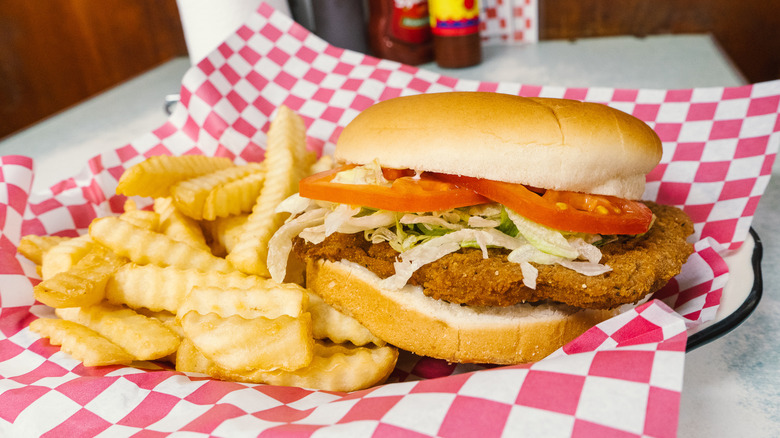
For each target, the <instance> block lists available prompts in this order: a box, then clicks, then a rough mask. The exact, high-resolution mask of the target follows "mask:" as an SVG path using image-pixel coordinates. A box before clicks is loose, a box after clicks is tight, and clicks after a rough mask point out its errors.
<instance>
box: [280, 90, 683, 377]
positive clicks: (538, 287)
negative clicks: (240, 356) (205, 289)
mask: <svg viewBox="0 0 780 438" xmlns="http://www.w3.org/2000/svg"><path fill="white" fill-rule="evenodd" d="M661 154H662V147H661V142H660V140H659V138H658V136H657V135H656V134H655V132H654V131H653V130H652V129H651V128H650V127H649V126H648V125H646V124H645V123H644V122H642V121H641V120H639V119H636V118H635V117H633V116H631V115H629V114H626V113H624V112H621V111H619V110H616V109H613V108H611V107H608V106H606V105H602V104H597V103H588V102H580V101H574V100H565V99H551V98H524V97H518V96H513V95H507V94H500V93H484V92H448V93H432V94H421V95H414V96H406V97H399V98H394V99H390V100H386V101H382V102H379V103H376V104H375V105H373V106H371V107H369V108H367V109H366V110H365V111H363V112H361V113H360V114H359V115H358V116H357V117H356V118H355V119H354V120H353V121H352V122H350V123H349V124H348V125H347V126H346V127H345V128H344V129H343V131H342V132H341V133H340V135H339V138H338V141H337V143H336V148H335V151H334V159H335V162H336V165H335V167H334V168H332V169H330V170H326V171H324V172H320V173H317V174H314V175H311V176H309V177H307V178H304V179H303V180H301V181H300V184H299V193H298V194H296V195H294V196H292V197H291V198H289V199H287V200H286V201H284V202H283V203H282V204H281V205H280V207H279V211H280V212H285V213H289V215H290V216H289V219H288V220H287V222H286V223H285V224H284V225H283V226H282V227H281V228H280V229H279V231H278V232H277V233H276V234H275V235H274V236H273V238H272V239H271V242H270V244H269V257H268V267H269V271H270V272H271V276H272V278H274V279H275V280H277V281H282V280H284V279H285V277H288V278H289V276H290V275H292V272H293V271H295V268H294V267H295V266H299V267H301V269H303V271H304V273H303V274H302V275H303V276H304V278H305V280H304V281H305V284H306V287H307V288H309V289H311V290H312V291H313V292H314V293H316V294H317V295H319V296H321V297H322V298H323V300H325V301H326V302H327V303H328V304H330V305H332V306H334V307H335V308H337V309H338V310H340V311H342V312H344V313H346V314H347V315H350V316H352V317H353V318H355V319H357V320H358V321H359V322H361V323H362V324H363V325H365V326H366V327H367V328H368V329H369V330H370V331H371V332H372V333H374V334H375V335H376V336H378V337H379V338H382V339H383V340H385V341H386V342H388V343H390V344H392V345H395V346H397V347H399V348H401V349H404V350H407V351H410V352H412V353H415V354H418V355H423V356H431V357H435V358H440V359H444V360H447V361H450V362H462V363H491V364H515V363H523V362H532V361H537V360H540V359H542V358H544V357H546V356H547V355H549V354H551V353H552V352H554V351H555V350H557V349H559V348H560V347H562V346H563V345H565V344H566V343H568V342H569V341H571V340H573V339H574V338H576V337H577V336H579V335H581V334H582V333H583V332H585V331H586V330H588V329H589V328H591V327H592V326H594V325H596V324H598V323H599V322H601V321H604V320H606V319H608V318H610V317H612V316H614V315H615V314H616V313H619V312H620V311H623V310H624V309H625V308H626V306H632V305H635V304H636V303H638V302H641V301H643V300H646V299H648V297H651V296H652V294H653V293H654V292H656V291H657V290H658V289H660V288H661V287H663V286H664V285H665V284H666V283H667V282H668V281H669V280H670V279H671V278H672V277H674V276H675V275H677V274H678V273H679V272H680V270H681V268H682V265H683V264H684V263H685V261H686V260H687V258H688V256H689V255H690V254H691V253H692V251H693V248H692V245H691V244H690V243H688V241H687V240H688V237H689V236H690V235H691V234H692V233H693V225H692V223H691V220H690V219H689V218H688V217H687V215H686V214H685V213H684V212H683V211H681V210H680V209H678V208H676V207H673V206H664V205H659V204H656V203H653V202H649V201H641V200H640V199H641V197H642V195H643V193H644V190H645V176H646V174H647V173H648V172H650V171H651V170H652V169H653V168H654V167H655V166H656V165H657V164H658V162H659V161H660V159H661Z"/></svg>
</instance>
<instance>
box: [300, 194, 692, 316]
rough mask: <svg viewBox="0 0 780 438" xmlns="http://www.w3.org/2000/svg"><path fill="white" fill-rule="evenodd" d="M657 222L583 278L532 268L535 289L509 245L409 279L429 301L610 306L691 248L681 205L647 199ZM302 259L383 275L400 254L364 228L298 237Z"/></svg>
mask: <svg viewBox="0 0 780 438" xmlns="http://www.w3.org/2000/svg"><path fill="white" fill-rule="evenodd" d="M646 204H647V205H648V206H649V207H650V209H651V210H652V211H653V213H654V214H655V215H656V221H655V223H654V224H653V227H652V228H651V229H650V231H648V232H647V233H645V234H644V235H642V236H638V237H629V236H626V237H621V238H619V239H617V240H615V241H613V242H610V243H608V244H606V245H604V246H603V247H602V248H601V251H602V254H603V259H602V263H604V264H606V265H609V266H610V267H611V268H612V271H610V272H608V273H606V274H602V275H599V276H595V277H587V276H584V275H582V274H579V273H577V272H575V271H572V270H570V269H566V268H564V267H562V266H560V265H535V266H536V267H537V268H538V269H539V276H538V278H537V280H536V289H530V288H528V287H526V286H525V285H523V282H522V280H523V275H522V272H521V271H520V267H519V265H517V264H515V263H511V262H508V261H507V260H506V255H507V254H508V251H507V250H502V249H490V250H489V255H490V257H489V258H487V259H484V258H482V252H481V251H480V250H478V249H469V248H464V249H461V250H460V251H458V252H456V253H453V254H449V255H447V256H445V257H442V258H441V259H439V260H437V261H435V262H432V263H430V264H428V265H425V266H423V267H421V268H420V269H419V270H417V271H416V272H415V273H414V275H413V276H412V278H411V280H410V281H409V282H410V283H411V284H417V285H421V286H423V290H424V292H425V294H426V295H428V296H431V297H433V298H437V299H441V300H446V301H450V302H454V303H461V304H467V305H472V306H509V305H513V304H516V303H520V302H536V301H542V300H553V301H559V302H563V303H566V304H570V305H573V306H577V307H585V308H599V309H609V308H614V307H618V306H620V305H622V304H627V303H634V302H637V301H639V300H641V299H642V298H644V297H645V296H646V295H648V294H650V293H653V292H655V291H656V290H658V289H660V288H661V287H662V286H663V285H665V284H666V283H667V282H668V281H669V280H670V279H671V278H672V277H674V276H675V275H677V274H678V273H679V272H680V269H681V267H682V265H683V264H684V263H685V261H686V260H687V259H688V256H689V255H690V254H691V253H692V252H693V246H692V245H691V244H689V243H688V242H687V241H686V239H687V238H688V236H689V235H691V234H692V233H693V224H692V223H691V220H690V219H689V218H688V216H687V215H686V214H685V213H683V212H682V211H681V210H679V209H677V208H675V207H670V206H663V205H658V204H655V203H652V202H646ZM295 251H296V253H297V254H298V255H299V256H301V257H304V258H314V259H319V258H325V259H328V260H331V261H339V260H343V259H346V260H349V261H352V262H354V263H357V264H360V265H362V266H364V267H366V268H368V269H370V270H371V271H373V272H374V273H376V274H377V275H378V276H380V277H382V278H385V277H388V276H390V275H392V274H393V273H394V270H393V262H394V260H395V258H396V256H397V255H398V253H397V252H396V251H395V250H393V249H392V248H390V245H388V244H387V243H382V244H377V245H372V244H371V243H370V242H367V241H366V240H365V239H364V238H363V234H362V233H357V234H352V235H347V234H338V233H336V234H333V235H331V236H329V237H328V238H327V239H325V241H324V242H323V243H321V244H319V245H310V244H306V243H304V242H303V241H302V240H301V239H297V240H296V243H295Z"/></svg>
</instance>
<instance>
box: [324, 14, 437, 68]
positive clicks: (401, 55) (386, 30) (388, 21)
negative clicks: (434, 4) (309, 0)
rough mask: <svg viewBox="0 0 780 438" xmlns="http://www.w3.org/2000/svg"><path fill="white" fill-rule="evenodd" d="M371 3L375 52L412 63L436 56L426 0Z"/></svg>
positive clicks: (370, 30) (370, 35) (371, 37)
mask: <svg viewBox="0 0 780 438" xmlns="http://www.w3.org/2000/svg"><path fill="white" fill-rule="evenodd" d="M315 1H316V0H315ZM368 7H369V23H368V39H369V47H370V49H371V52H372V54H373V55H374V56H377V57H380V58H385V59H390V60H393V61H398V62H402V63H404V64H410V65H418V64H423V63H426V62H429V61H431V60H433V42H432V38H431V27H430V22H429V18H428V1H427V0H369V4H368Z"/></svg>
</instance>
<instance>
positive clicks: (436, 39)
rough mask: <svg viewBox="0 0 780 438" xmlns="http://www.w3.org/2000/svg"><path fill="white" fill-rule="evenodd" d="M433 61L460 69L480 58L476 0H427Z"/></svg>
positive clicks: (477, 4)
mask: <svg viewBox="0 0 780 438" xmlns="http://www.w3.org/2000/svg"><path fill="white" fill-rule="evenodd" d="M429 13H430V17H431V31H432V32H433V52H434V56H435V58H436V64H438V65H439V66H440V67H444V68H461V67H469V66H472V65H476V64H479V63H480V62H481V61H482V41H481V39H480V36H479V2H478V0H429Z"/></svg>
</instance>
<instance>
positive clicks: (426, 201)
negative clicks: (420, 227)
mask: <svg viewBox="0 0 780 438" xmlns="http://www.w3.org/2000/svg"><path fill="white" fill-rule="evenodd" d="M352 167H354V166H342V167H339V168H336V169H331V170H326V171H324V172H320V173H316V174H314V175H311V176H308V177H306V178H304V179H302V180H301V181H300V183H299V184H298V189H299V192H300V195H301V196H303V197H304V198H311V199H319V200H323V201H330V202H338V203H341V204H350V205H360V206H364V207H370V208H376V209H380V210H390V211H408V212H425V211H437V210H449V209H452V208H457V207H467V206H470V205H477V204H485V203H488V202H490V200H489V199H487V198H485V197H484V196H482V195H479V194H477V193H475V192H474V191H473V190H470V189H466V188H460V187H457V186H456V185H454V184H451V183H448V182H445V181H441V180H439V179H436V178H433V177H432V176H430V175H428V174H426V173H423V174H422V175H421V176H420V178H414V177H413V176H408V175H410V174H411V175H414V172H413V171H409V170H398V169H383V174H384V175H385V178H387V179H388V180H391V181H392V185H391V186H380V185H374V184H342V183H334V182H331V180H332V179H333V178H334V177H335V176H336V174H337V173H339V172H341V171H343V170H348V169H350V168H352Z"/></svg>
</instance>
